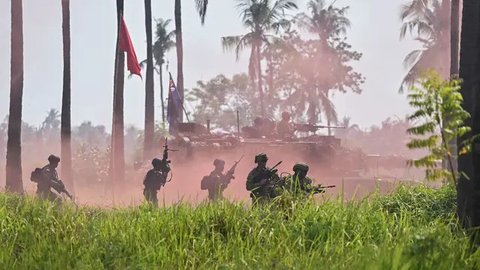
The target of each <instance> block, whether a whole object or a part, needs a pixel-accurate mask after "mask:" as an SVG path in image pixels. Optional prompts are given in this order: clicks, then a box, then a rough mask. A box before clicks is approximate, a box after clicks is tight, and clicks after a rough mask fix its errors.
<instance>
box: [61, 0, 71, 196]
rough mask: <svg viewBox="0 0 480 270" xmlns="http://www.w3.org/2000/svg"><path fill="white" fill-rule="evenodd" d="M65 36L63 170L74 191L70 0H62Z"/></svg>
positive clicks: (65, 178) (66, 181)
mask: <svg viewBox="0 0 480 270" xmlns="http://www.w3.org/2000/svg"><path fill="white" fill-rule="evenodd" d="M62 37H63V92H62V115H61V132H60V134H61V137H60V141H61V144H60V145H61V156H62V162H61V166H62V167H61V169H62V170H61V172H62V178H63V180H64V181H65V183H66V185H67V186H68V187H69V190H72V191H73V179H72V146H71V136H72V123H71V91H72V90H71V69H70V0H62Z"/></svg>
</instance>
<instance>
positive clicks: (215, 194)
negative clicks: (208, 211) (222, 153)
mask: <svg viewBox="0 0 480 270" xmlns="http://www.w3.org/2000/svg"><path fill="white" fill-rule="evenodd" d="M213 166H215V169H214V170H213V171H212V172H211V173H210V175H208V176H205V177H203V179H202V182H201V189H202V190H208V198H209V199H210V201H216V200H218V199H222V198H223V191H224V190H225V189H226V188H227V186H228V185H229V184H230V181H231V180H232V179H233V178H234V177H233V173H230V171H228V172H227V174H223V170H224V169H225V161H223V160H221V159H215V160H214V161H213Z"/></svg>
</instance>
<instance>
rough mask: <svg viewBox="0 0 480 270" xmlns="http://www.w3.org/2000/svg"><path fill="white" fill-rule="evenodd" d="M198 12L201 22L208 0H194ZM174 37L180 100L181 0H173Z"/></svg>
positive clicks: (182, 87) (203, 21) (180, 117)
mask: <svg viewBox="0 0 480 270" xmlns="http://www.w3.org/2000/svg"><path fill="white" fill-rule="evenodd" d="M195 4H196V7H197V11H198V14H199V15H200V19H201V22H202V24H204V23H205V17H206V15H207V6H208V0H195ZM174 12H175V38H176V47H177V90H178V93H179V94H180V98H181V99H182V101H183V100H184V96H185V94H184V85H183V38H182V1H181V0H175V11H174ZM179 120H180V122H182V121H183V114H180V115H179Z"/></svg>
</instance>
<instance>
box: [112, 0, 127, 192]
mask: <svg viewBox="0 0 480 270" xmlns="http://www.w3.org/2000/svg"><path fill="white" fill-rule="evenodd" d="M122 16H123V0H117V44H116V50H115V72H114V76H115V78H114V86H113V117H112V118H113V119H112V145H111V162H110V164H111V167H110V176H111V180H112V181H115V182H116V183H123V182H124V179H125V153H124V120H123V96H124V92H123V88H124V80H125V54H124V52H122V51H120V49H119V37H120V23H121V17H122ZM113 188H114V187H112V190H113Z"/></svg>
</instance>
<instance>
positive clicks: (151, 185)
mask: <svg viewBox="0 0 480 270" xmlns="http://www.w3.org/2000/svg"><path fill="white" fill-rule="evenodd" d="M152 166H153V169H151V170H149V171H148V172H147V175H146V176H145V179H144V180H143V185H144V186H145V189H144V190H143V195H144V196H145V200H146V201H147V202H149V203H151V204H153V205H154V206H158V198H157V191H158V190H160V188H161V187H162V186H165V184H166V183H167V175H168V173H169V172H170V166H169V165H168V162H164V161H163V160H160V159H158V158H154V159H153V160H152Z"/></svg>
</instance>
